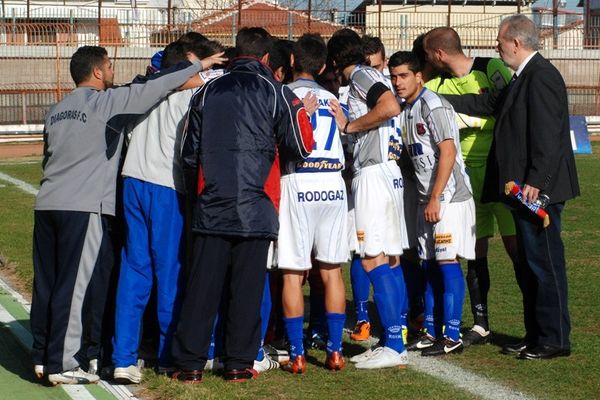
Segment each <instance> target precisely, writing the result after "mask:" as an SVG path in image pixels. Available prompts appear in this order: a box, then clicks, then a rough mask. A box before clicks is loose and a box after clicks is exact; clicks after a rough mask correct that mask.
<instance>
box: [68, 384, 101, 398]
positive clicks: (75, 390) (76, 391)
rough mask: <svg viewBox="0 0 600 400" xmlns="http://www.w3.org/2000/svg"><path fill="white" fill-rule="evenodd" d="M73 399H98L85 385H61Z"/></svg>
mask: <svg viewBox="0 0 600 400" xmlns="http://www.w3.org/2000/svg"><path fill="white" fill-rule="evenodd" d="M60 386H61V387H62V389H63V390H64V391H65V392H66V393H67V394H68V395H69V397H70V398H72V399H73V400H96V398H95V397H94V396H92V394H91V393H90V392H88V390H87V389H86V388H85V386H83V385H60Z"/></svg>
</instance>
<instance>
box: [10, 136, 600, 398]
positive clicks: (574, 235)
mask: <svg viewBox="0 0 600 400" xmlns="http://www.w3.org/2000/svg"><path fill="white" fill-rule="evenodd" d="M593 150H594V152H595V154H593V155H583V156H577V167H578V173H579V178H580V183H581V188H582V196H581V197H579V198H577V199H576V200H574V201H570V202H569V203H568V204H567V207H566V208H565V211H564V213H563V239H564V242H565V247H566V254H567V260H568V266H567V269H568V277H569V285H570V287H569V289H570V293H569V301H570V311H571V320H572V325H573V331H572V337H571V339H572V342H573V354H572V356H571V357H569V358H563V359H557V360H551V361H538V362H536V361H520V360H516V359H515V358H513V357H509V356H504V355H501V354H499V348H500V347H499V346H500V345H501V344H503V343H506V342H507V341H510V340H513V339H516V338H520V337H521V336H522V334H523V328H522V326H523V324H522V308H521V296H520V293H519V291H518V288H517V285H516V282H515V279H514V275H513V270H512V266H511V264H510V262H509V260H508V257H507V256H506V254H504V252H503V249H502V244H501V242H500V240H499V239H492V240H491V242H490V261H489V264H490V270H491V280H492V289H491V292H490V296H489V297H490V320H491V324H492V330H493V331H494V333H495V335H494V339H493V341H492V343H491V344H488V345H485V346H475V347H470V348H468V349H467V350H466V351H465V352H464V353H463V354H460V355H453V356H449V357H446V358H445V361H447V362H449V363H451V364H452V365H455V366H457V367H460V368H462V369H463V370H467V371H470V372H475V373H477V374H478V375H480V376H481V377H482V381H483V383H485V382H486V381H493V382H496V383H500V384H503V385H505V386H507V387H510V388H512V389H514V390H516V391H520V392H523V393H524V394H525V395H527V396H529V397H535V398H539V399H566V398H569V399H573V400H575V399H586V400H588V399H596V398H600V339H599V335H598V332H600V296H599V295H598V294H597V290H598V289H597V288H599V287H600V268H598V266H599V265H600V250H599V249H598V248H599V246H600V227H598V226H597V224H598V222H600V208H597V207H595V199H597V198H600V177H599V176H598V173H597V171H600V154H599V153H600V143H594V145H593ZM0 172H2V173H5V174H9V175H11V176H13V177H16V178H18V179H22V180H24V181H26V182H29V183H31V184H32V185H34V186H37V185H38V183H39V177H40V165H39V163H33V164H8V163H6V162H3V161H2V162H0ZM32 205H33V197H32V196H31V195H28V194H25V193H23V192H22V191H20V190H19V189H18V188H17V187H15V186H13V185H11V184H9V183H6V182H2V181H0V256H2V258H3V260H5V261H8V264H9V265H10V266H11V267H12V268H11V269H12V270H13V274H14V275H13V277H14V278H16V279H18V280H19V281H20V282H21V283H22V285H21V287H22V288H24V289H26V290H29V288H30V287H31V279H32V277H31V230H32V219H33V218H32ZM5 268H6V267H5ZM347 282H348V283H349V279H347ZM349 289H350V288H349V284H348V287H347V290H348V292H349ZM348 298H350V297H349V296H348ZM467 298H468V296H467ZM468 310H469V305H468V304H465V314H464V315H465V317H464V320H465V322H464V326H465V327H468V326H469V325H470V323H471V316H470V312H469V311H468ZM359 350H360V348H359V347H358V345H357V344H356V343H351V342H346V343H345V352H346V354H350V355H351V354H355V353H357V352H358V351H359ZM324 358H325V354H324V353H323V352H318V351H314V352H311V353H310V355H309V362H310V365H309V371H308V373H307V374H306V375H305V376H291V375H288V374H286V373H284V372H282V371H274V372H270V373H268V374H264V375H262V376H261V377H260V378H259V380H258V381H255V382H249V383H242V384H238V385H233V384H228V383H225V382H224V381H223V380H222V379H221V378H219V377H217V376H212V375H211V374H207V375H206V378H205V380H204V382H203V384H201V385H196V386H193V387H189V386H184V385H179V384H177V383H173V382H170V381H169V380H167V379H166V378H163V377H160V376H156V375H154V374H153V373H152V372H148V373H147V374H146V375H145V380H144V384H145V386H146V389H145V391H144V394H145V396H147V397H148V398H161V399H171V400H178V399H195V398H274V399H279V398H311V399H312V398H335V397H340V398H345V397H352V398H373V399H376V398H400V397H405V398H415V397H418V398H425V397H430V396H434V397H438V396H439V397H442V396H443V398H445V399H469V398H474V396H473V395H471V394H469V393H467V392H465V391H463V390H462V389H459V388H456V387H453V386H451V385H449V384H448V383H445V382H443V381H441V380H438V379H434V378H432V377H430V376H428V375H426V374H423V373H420V372H417V371H416V370H415V369H414V368H410V367H409V368H408V369H406V370H397V369H388V370H378V371H367V372H364V371H358V370H356V369H354V368H353V367H351V366H350V367H348V368H346V369H345V370H344V371H342V372H340V373H331V372H328V371H325V370H324V368H323V367H322V363H323V361H324Z"/></svg>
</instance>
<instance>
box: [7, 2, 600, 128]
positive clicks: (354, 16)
mask: <svg viewBox="0 0 600 400" xmlns="http://www.w3.org/2000/svg"><path fill="white" fill-rule="evenodd" d="M220 1H222V3H223V4H222V6H221V7H219V8H218V9H216V8H214V9H211V8H197V9H194V8H186V9H179V10H170V11H168V10H165V9H156V8H154V9H153V8H140V9H125V10H124V9H104V10H98V9H94V8H86V7H78V8H73V7H60V8H55V9H52V8H50V9H49V8H48V7H44V8H43V9H42V8H38V9H36V12H35V13H34V12H32V13H30V14H29V15H25V14H24V13H23V12H22V10H21V11H18V10H15V9H12V10H8V11H6V14H5V15H3V16H2V17H1V18H0V65H1V67H2V74H1V75H0V124H15V123H16V124H18V123H39V122H41V121H43V116H44V114H45V112H46V110H47V109H48V108H49V107H50V105H52V104H54V103H55V102H56V101H58V100H60V99H61V98H62V96H64V94H65V93H67V92H69V91H70V90H72V88H73V87H74V86H73V83H72V80H71V78H70V74H69V60H70V57H71V55H72V54H73V52H74V51H75V50H76V49H77V47H79V46H82V45H102V46H104V47H106V48H107V50H108V52H109V56H110V57H111V59H112V60H113V62H114V65H115V79H116V83H125V82H128V81H130V80H131V79H132V78H133V77H134V76H135V75H137V74H140V73H143V72H144V71H145V68H146V65H147V64H148V62H149V58H150V57H151V56H152V55H153V54H154V53H155V52H156V51H158V50H160V49H161V48H163V47H164V46H165V45H166V44H168V43H169V42H171V41H172V40H175V39H177V38H178V37H179V36H180V35H181V34H183V33H185V32H188V31H192V30H193V31H197V32H200V33H203V34H204V35H206V36H208V37H209V38H211V39H216V40H219V41H221V42H222V43H223V44H224V45H233V44H234V38H235V34H236V33H237V31H238V30H239V29H240V28H241V27H243V26H262V27H265V28H266V29H267V30H268V31H269V32H271V33H272V34H273V35H275V36H277V37H280V38H287V39H295V38H297V37H299V36H301V35H302V34H303V33H305V32H318V33H321V35H322V36H324V37H325V38H326V39H327V38H328V37H330V36H331V35H332V34H333V32H335V31H336V30H338V29H341V28H343V27H350V28H352V29H355V30H357V31H358V32H359V33H360V34H365V33H367V34H371V35H377V36H380V37H381V38H382V40H383V41H384V43H385V45H386V49H387V53H388V55H390V54H391V53H392V52H394V51H397V50H407V49H410V48H411V47H412V41H413V40H414V39H415V38H416V37H417V36H418V35H419V34H421V33H424V32H426V31H428V30H429V29H432V28H434V27H438V26H446V25H450V26H452V27H454V28H455V29H456V30H457V31H458V32H459V34H460V36H461V39H462V41H463V45H464V47H465V51H466V52H467V53H468V54H469V55H472V56H476V55H481V56H490V55H494V50H493V49H494V45H495V39H496V34H497V31H498V24H499V22H500V21H501V20H502V18H504V17H505V16H506V15H509V14H511V13H514V11H516V8H515V9H514V10H513V9H508V10H507V9H502V10H501V11H500V10H499V9H498V8H494V7H488V8H487V9H486V10H484V12H472V11H471V12H469V11H465V7H456V8H455V9H453V10H450V11H448V9H447V6H444V7H443V8H442V10H445V11H439V10H438V11H429V9H427V10H425V9H423V8H420V7H417V6H414V5H413V6H410V5H407V6H397V7H394V8H387V9H385V10H379V9H377V8H374V7H367V8H366V9H365V10H363V11H360V12H350V11H347V10H342V11H338V10H322V9H321V10H319V9H317V10H315V9H312V10H298V9H288V8H285V7H282V6H279V5H277V4H274V3H264V2H259V1H256V0H252V1H247V2H243V3H242V2H240V3H234V4H231V2H228V1H227V0H220ZM212 4H213V5H214V4H216V3H214V2H213V3H212ZM520 11H522V12H523V13H527V15H530V16H531V18H532V19H533V20H534V21H535V22H536V24H538V26H539V27H540V32H541V38H542V52H543V54H544V55H545V56H546V57H547V58H549V59H550V60H551V61H552V62H553V63H554V64H555V65H556V66H557V68H558V69H559V70H560V71H561V73H562V74H563V77H564V78H565V81H566V83H567V87H568V90H569V98H570V107H571V113H572V114H582V115H600V41H599V39H598V38H600V21H599V20H594V19H590V21H588V22H587V23H584V20H583V16H582V15H579V14H574V13H569V14H568V15H558V17H559V18H558V19H556V18H554V16H552V15H550V16H549V15H548V12H547V11H544V10H538V11H536V12H533V10H531V9H521V10H520ZM42 12H43V13H44V14H43V15H42V14H41V13H42Z"/></svg>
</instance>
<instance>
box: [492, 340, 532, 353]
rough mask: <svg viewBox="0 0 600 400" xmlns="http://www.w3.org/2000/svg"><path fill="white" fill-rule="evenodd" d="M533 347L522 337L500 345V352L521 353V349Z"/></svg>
mask: <svg viewBox="0 0 600 400" xmlns="http://www.w3.org/2000/svg"><path fill="white" fill-rule="evenodd" d="M532 347H534V346H533V345H531V343H529V342H528V341H527V340H525V339H523V340H521V341H519V342H517V343H508V344H505V345H504V346H502V350H500V352H501V353H502V354H515V353H521V352H522V351H523V350H525V349H528V348H532Z"/></svg>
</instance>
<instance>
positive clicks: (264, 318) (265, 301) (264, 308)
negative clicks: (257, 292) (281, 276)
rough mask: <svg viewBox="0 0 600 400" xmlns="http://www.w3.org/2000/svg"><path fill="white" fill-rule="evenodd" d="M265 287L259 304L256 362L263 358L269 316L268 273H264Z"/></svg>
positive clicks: (269, 288) (269, 291)
mask: <svg viewBox="0 0 600 400" xmlns="http://www.w3.org/2000/svg"><path fill="white" fill-rule="evenodd" d="M265 276H266V278H265V287H264V289H263V298H262V303H260V347H259V348H258V355H257V356H256V360H257V361H262V360H263V359H264V358H265V351H264V350H263V344H264V343H265V335H266V334H267V328H268V327H269V317H270V316H271V305H272V303H271V287H270V286H269V273H268V272H267V273H266V275H265Z"/></svg>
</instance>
